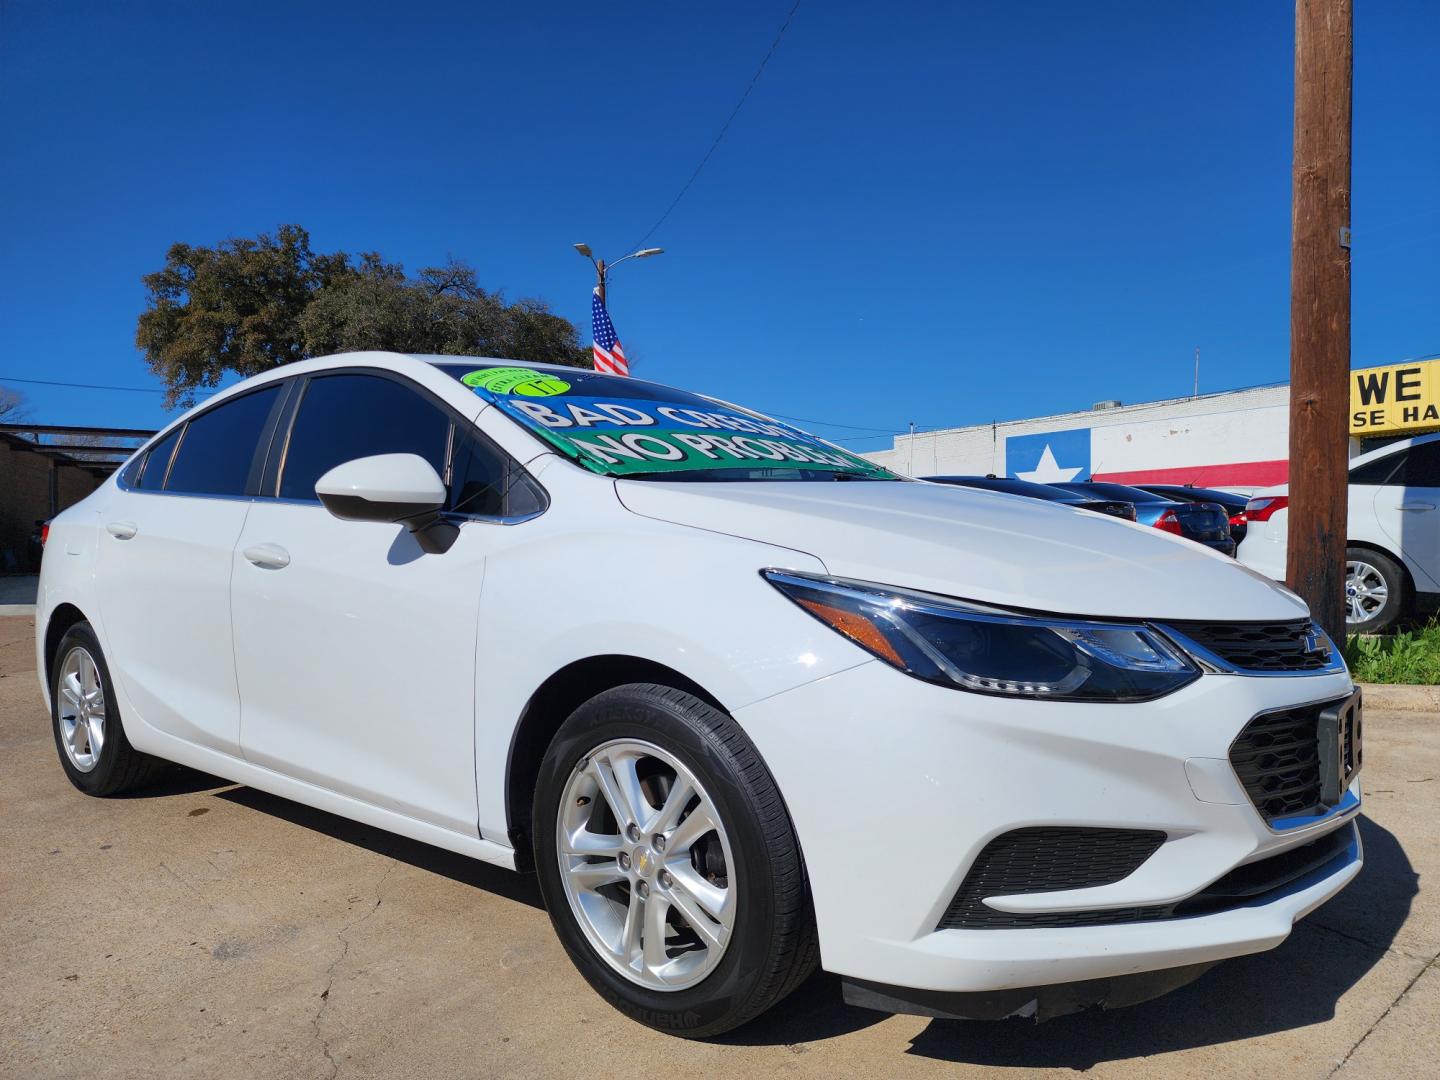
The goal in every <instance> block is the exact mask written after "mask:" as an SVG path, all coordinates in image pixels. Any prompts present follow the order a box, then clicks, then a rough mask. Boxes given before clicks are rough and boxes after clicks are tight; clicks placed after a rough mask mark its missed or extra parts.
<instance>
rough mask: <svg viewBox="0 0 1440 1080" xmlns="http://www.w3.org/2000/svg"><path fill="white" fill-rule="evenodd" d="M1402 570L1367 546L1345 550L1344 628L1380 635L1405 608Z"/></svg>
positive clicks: (1403, 574) (1391, 560)
mask: <svg viewBox="0 0 1440 1080" xmlns="http://www.w3.org/2000/svg"><path fill="white" fill-rule="evenodd" d="M1405 589H1406V579H1405V571H1404V570H1402V569H1401V568H1400V567H1399V566H1397V565H1396V564H1395V562H1394V560H1393V559H1390V558H1389V557H1388V556H1385V555H1382V554H1381V553H1380V552H1378V551H1372V550H1370V549H1369V548H1359V547H1351V548H1346V549H1345V629H1346V631H1348V632H1349V633H1351V634H1379V633H1382V632H1384V631H1385V630H1387V629H1388V628H1389V627H1390V626H1391V625H1392V624H1393V623H1394V622H1395V620H1396V619H1398V618H1400V615H1401V613H1402V612H1403V611H1404V610H1405Z"/></svg>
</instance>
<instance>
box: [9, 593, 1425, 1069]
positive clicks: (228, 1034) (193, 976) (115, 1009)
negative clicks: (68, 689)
mask: <svg viewBox="0 0 1440 1080" xmlns="http://www.w3.org/2000/svg"><path fill="white" fill-rule="evenodd" d="M32 633H33V630H32V628H31V622H30V620H29V619H27V618H9V619H0V769H3V772H0V813H3V821H4V827H3V829H0V1076H4V1077H16V1078H25V1080H39V1078H47V1077H80V1076H83V1077H126V1078H129V1077H147V1076H164V1077H204V1078H206V1080H212V1078H225V1077H246V1078H252V1077H254V1078H261V1077H277V1078H281V1077H283V1078H291V1077H334V1076H344V1077H386V1078H393V1077H407V1076H422V1077H425V1078H426V1080H441V1078H445V1077H485V1076H507V1077H508V1076H516V1077H547V1078H548V1077H569V1076H576V1077H580V1076H583V1077H586V1078H587V1080H594V1078H595V1077H599V1076H636V1077H658V1076H709V1075H716V1074H720V1073H722V1072H724V1073H730V1074H734V1075H744V1076H747V1077H752V1078H753V1077H764V1076H782V1075H783V1076H794V1077H807V1076H816V1077H835V1076H845V1077H877V1078H878V1077H884V1078H891V1077H910V1076H922V1077H929V1076H936V1077H938V1076H945V1077H956V1076H959V1077H965V1076H978V1075H980V1074H981V1073H982V1072H985V1071H987V1070H992V1069H1003V1070H1007V1072H1008V1073H1009V1074H1011V1075H1022V1076H1029V1075H1045V1074H1054V1075H1057V1076H1060V1075H1067V1074H1071V1073H1073V1072H1074V1071H1076V1070H1088V1071H1090V1072H1091V1073H1093V1074H1094V1075H1096V1076H1102V1077H1153V1076H1157V1075H1163V1076H1195V1077H1202V1076H1203V1077H1206V1078H1213V1077H1254V1076H1266V1075H1268V1076H1272V1077H1317V1078H1318V1077H1329V1076H1332V1075H1339V1076H1343V1077H1347V1078H1348V1077H1387V1078H1390V1077H1404V1078H1405V1080H1419V1078H1424V1077H1440V961H1437V957H1440V890H1437V888H1436V885H1435V882H1436V881H1437V880H1440V715H1437V714H1436V713H1434V712H1426V711H1408V712H1399V711H1396V712H1384V711H1371V712H1370V713H1369V714H1368V715H1367V717H1366V736H1367V739H1368V743H1367V748H1366V771H1365V773H1364V783H1365V789H1366V792H1365V793H1366V800H1367V801H1366V816H1365V818H1364V819H1363V820H1362V832H1363V835H1364V840H1365V845H1366V858H1367V865H1366V867H1365V870H1364V872H1363V873H1362V874H1361V876H1360V878H1359V879H1358V880H1357V881H1356V882H1355V884H1353V885H1352V886H1351V887H1350V888H1349V889H1348V890H1347V891H1346V892H1344V893H1342V894H1341V896H1340V897H1338V898H1337V899H1335V900H1333V901H1331V902H1330V903H1329V904H1328V905H1326V906H1325V907H1324V908H1322V909H1320V910H1319V911H1318V912H1316V913H1314V914H1313V915H1311V916H1310V918H1309V919H1307V920H1306V921H1304V922H1303V923H1301V924H1300V926H1299V927H1298V928H1297V929H1296V932H1295V933H1294V934H1293V935H1292V936H1291V938H1290V939H1289V941H1287V942H1286V943H1285V944H1284V945H1283V946H1281V947H1280V948H1279V949H1276V950H1274V951H1273V952H1270V953H1266V954H1262V955H1259V956H1254V957H1247V958H1243V959H1240V960H1235V961H1231V962H1229V963H1227V964H1223V965H1221V966H1220V967H1219V968H1217V969H1215V970H1214V971H1212V972H1210V973H1209V974H1208V975H1206V976H1205V977H1204V978H1202V979H1201V980H1200V981H1198V982H1197V983H1195V984H1193V985H1191V986H1189V987H1187V988H1185V989H1183V990H1180V991H1177V992H1176V993H1174V994H1172V995H1170V996H1168V997H1166V998H1162V999H1160V1000H1157V1001H1154V1002H1151V1003H1148V1004H1145V1005H1140V1006H1136V1007H1134V1008H1131V1009H1122V1010H1117V1011H1115V1012H1107V1013H1088V1014H1083V1015H1080V1016H1074V1017H1067V1018H1063V1019H1060V1020H1055V1021H1052V1022H1050V1023H1048V1024H1043V1025H1040V1026H1034V1025H1031V1024H1029V1023H1026V1022H1024V1021H1004V1022H999V1023H968V1022H966V1023H962V1022H956V1021H938V1020H927V1019H923V1018H920V1017H910V1016H884V1015H881V1014H879V1013H872V1012H867V1011H864V1010H861V1009H855V1008H851V1007H848V1006H846V1005H844V1004H843V1003H842V1002H841V1000H840V993H839V989H838V985H837V983H836V981H835V980H834V979H833V978H830V977H828V976H819V977H817V978H815V979H813V980H812V981H811V982H810V983H808V984H807V985H806V986H805V987H803V988H802V989H801V990H800V991H799V992H797V993H796V994H795V995H794V996H793V997H791V998H790V999H788V1000H787V1001H786V1002H784V1003H782V1004H781V1005H780V1006H779V1007H778V1008H776V1009H775V1010H774V1011H773V1012H771V1013H770V1014H768V1015H767V1016H765V1017H763V1018H762V1019H761V1020H759V1021H758V1022H756V1023H754V1024H752V1025H750V1026H749V1027H747V1028H744V1029H742V1030H741V1031H738V1032H735V1033H733V1034H732V1035H730V1036H728V1037H726V1038H724V1039H722V1040H719V1041H716V1042H710V1043H689V1042H684V1041H682V1040H679V1039H675V1038H671V1037H667V1036H664V1035H660V1034H657V1033H655V1032H652V1031H650V1030H648V1029H646V1028H643V1027H640V1026H638V1025H636V1024H633V1023H630V1022H629V1021H627V1020H625V1019H624V1018H623V1017H621V1016H620V1015H619V1014H617V1013H615V1012H613V1011H612V1010H611V1009H610V1008H609V1007H608V1006H606V1005H605V1004H604V1003H603V1002H602V1001H601V1000H600V999H599V998H597V997H596V996H595V995H594V994H593V993H592V992H591V991H590V989H589V988H588V987H587V986H586V984H585V983H584V982H583V980H581V978H580V977H579V975H577V974H576V973H575V971H574V970H573V969H572V968H571V966H570V964H569V962H568V961H567V959H566V958H565V956H564V954H563V952H562V951H561V948H560V946H559V944H558V943H557V942H556V941H555V939H554V937H553V935H552V933H551V930H550V925H549V921H548V919H547V917H546V915H545V913H544V911H543V910H542V909H541V907H540V901H539V896H538V893H537V891H536V888H535V885H534V882H533V880H532V879H531V878H528V877H522V876H520V875H516V874H510V873H507V872H504V871H500V870H496V869H492V868H490V867H487V866H484V865H481V864H478V863H473V862H470V861H468V860H465V859H462V858H459V857H457V856H452V855H449V854H446V853H444V852H440V851H437V850H435V849H432V848H427V847H425V846H423V845H420V844H416V843H412V842H410V841H407V840H401V839H398V838H395V837H391V836H389V835H387V834H384V833H381V832H378V831H376V830H373V829H370V828H368V827H365V826H361V825H355V824H352V823H350V822H347V821H344V820H341V819H339V818H336V817H332V816H330V815H328V814H322V813H319V812H316V811H312V810H309V809H306V808H304V807H301V806H298V805H296V804H293V803H288V802H285V801H284V800H282V799H277V798H273V797H271V796H269V795H265V794H262V793H260V792H257V791H254V790H251V789H249V788H244V787H237V786H235V785H233V784H229V783H224V782H222V781H219V780H217V779H215V778H213V777H205V776H200V775H198V774H195V773H185V774H183V775H181V776H180V777H179V778H178V779H177V780H176V781H175V782H173V783H171V784H169V786H167V787H164V788H162V789H159V790H156V791H153V792H148V793H145V794H142V795H139V796H136V797H131V798H125V799H115V800H97V799H90V798H87V797H86V796H84V795H81V794H80V793H79V792H78V791H76V790H75V789H74V788H72V787H71V786H70V784H69V783H68V782H67V781H66V779H65V777H64V775H63V774H62V772H61V771H60V767H59V765H58V764H57V762H56V758H55V747H54V743H53V741H52V738H51V735H50V730H49V726H48V725H49V721H48V719H47V717H46V715H45V713H44V709H43V706H42V704H41V698H40V694H39V690H38V688H37V686H36V683H35V675H34V653H33V644H32V642H33V639H32Z"/></svg>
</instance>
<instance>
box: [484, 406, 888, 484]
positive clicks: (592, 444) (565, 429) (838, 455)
mask: <svg viewBox="0 0 1440 1080" xmlns="http://www.w3.org/2000/svg"><path fill="white" fill-rule="evenodd" d="M491 400H493V401H494V403H495V404H496V406H497V407H499V408H500V409H503V410H504V411H505V412H506V413H508V414H509V415H510V416H512V417H514V418H515V419H516V420H519V421H520V422H521V423H522V424H524V425H525V426H526V427H528V428H529V429H530V430H532V431H534V432H535V433H536V434H538V435H540V436H541V438H543V439H545V441H547V442H549V443H551V444H553V445H554V446H556V447H557V448H559V449H560V450H561V451H563V452H564V453H566V454H568V455H569V456H571V457H573V458H575V459H576V460H578V461H579V462H580V463H581V464H583V465H585V466H586V467H587V468H590V469H593V470H594V471H595V472H600V473H606V474H608V475H611V476H625V475H627V474H629V473H651V472H681V471H693V470H696V469H736V468H740V469H754V468H778V469H821V470H831V471H836V472H839V471H844V472H850V473H862V474H865V475H868V476H875V477H885V478H889V476H890V473H889V472H887V471H886V470H885V469H882V468H881V467H880V466H878V465H875V464H874V463H872V462H869V461H866V460H865V459H864V458H862V457H857V456H856V455H854V454H851V453H849V452H847V451H845V450H841V449H840V448H839V447H835V446H831V445H830V444H829V443H826V442H823V441H822V440H820V439H817V438H816V437H815V436H813V435H809V434H807V433H805V432H803V431H801V430H800V429H798V428H793V427H790V426H789V425H788V424H781V423H779V422H778V421H774V420H762V419H760V418H758V417H753V416H746V415H744V414H743V413H740V412H736V411H734V410H732V409H726V408H724V407H721V406H716V407H714V408H705V409H697V408H695V407H694V405H693V403H692V404H690V405H685V404H681V403H678V402H666V401H650V400H646V399H641V398H627V399H625V400H623V401H617V400H615V399H613V398H611V399H607V398H603V397H578V396H574V397H572V396H570V395H567V394H563V393H558V394H553V395H550V396H546V398H545V400H543V401H539V400H536V398H535V397H533V396H532V397H511V396H508V395H504V394H496V395H494V397H493V398H492V399H491Z"/></svg>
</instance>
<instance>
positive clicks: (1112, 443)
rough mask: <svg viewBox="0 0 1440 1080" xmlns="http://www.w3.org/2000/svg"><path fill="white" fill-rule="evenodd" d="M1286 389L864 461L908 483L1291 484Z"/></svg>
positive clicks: (1037, 422) (899, 448)
mask: <svg viewBox="0 0 1440 1080" xmlns="http://www.w3.org/2000/svg"><path fill="white" fill-rule="evenodd" d="M1289 405H1290V388H1289V387H1288V386H1266V387H1258V388H1255V389H1250V390H1236V391H1230V392H1227V393H1222V394H1206V395H1204V396H1201V397H1197V398H1178V399H1173V400H1170V401H1157V402H1148V403H1145V404H1140V405H1126V406H1121V407H1119V408H1114V409H1097V410H1090V411H1086V412H1078V413H1064V414H1061V415H1058V416H1047V417H1040V418H1037V419H1033V420H1015V421H1008V422H1005V423H997V424H983V425H976V426H974V427H964V428H950V429H946V430H942V431H934V432H925V433H922V434H917V435H914V436H910V435H901V436H897V437H896V439H895V445H894V448H893V449H891V450H882V451H877V452H872V453H867V454H865V455H864V456H865V457H867V458H869V459H870V460H872V461H875V462H878V463H879V464H882V465H885V466H887V467H888V468H891V469H894V470H895V471H896V472H900V473H904V474H906V475H910V476H929V475H937V474H945V473H960V474H985V473H992V472H993V473H995V474H996V475H999V476H1007V475H1008V476H1015V475H1019V476H1023V477H1025V478H1026V479H1035V480H1039V481H1041V482H1046V481H1050V482H1054V481H1059V480H1070V479H1074V480H1088V479H1096V480H1113V481H1116V482H1118V483H1193V484H1196V485H1199V486H1219V487H1230V488H1236V489H1239V490H1244V489H1247V488H1256V487H1262V486H1265V485H1268V484H1280V483H1284V482H1285V481H1286V480H1287V479H1288V456H1289V453H1288V445H1289V438H1290V415H1289Z"/></svg>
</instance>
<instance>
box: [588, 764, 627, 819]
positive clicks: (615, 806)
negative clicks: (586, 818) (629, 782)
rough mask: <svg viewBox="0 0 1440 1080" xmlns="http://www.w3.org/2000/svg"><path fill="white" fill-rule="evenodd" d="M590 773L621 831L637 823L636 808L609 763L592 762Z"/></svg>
mask: <svg viewBox="0 0 1440 1080" xmlns="http://www.w3.org/2000/svg"><path fill="white" fill-rule="evenodd" d="M589 771H590V775H591V776H592V777H593V778H594V780H595V784H596V786H597V787H599V789H600V794H601V795H603V796H604V797H605V801H606V802H607V803H608V804H609V805H610V812H611V813H612V814H614V815H615V820H616V821H617V822H619V824H620V830H621V831H622V832H623V831H624V830H625V826H626V825H628V824H630V823H631V822H634V821H636V817H635V807H634V805H633V804H632V803H631V802H630V798H629V795H628V793H627V792H626V790H625V787H624V786H623V785H622V784H621V783H620V781H619V779H618V778H617V777H616V775H615V771H614V768H613V766H612V765H611V763H610V762H609V761H601V760H599V759H595V760H593V761H591V762H590V766H589Z"/></svg>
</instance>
